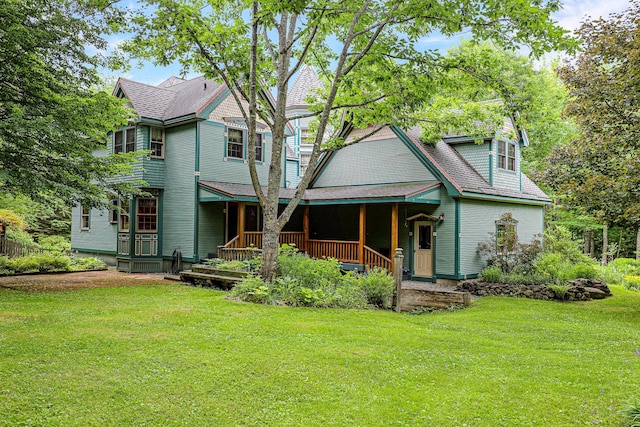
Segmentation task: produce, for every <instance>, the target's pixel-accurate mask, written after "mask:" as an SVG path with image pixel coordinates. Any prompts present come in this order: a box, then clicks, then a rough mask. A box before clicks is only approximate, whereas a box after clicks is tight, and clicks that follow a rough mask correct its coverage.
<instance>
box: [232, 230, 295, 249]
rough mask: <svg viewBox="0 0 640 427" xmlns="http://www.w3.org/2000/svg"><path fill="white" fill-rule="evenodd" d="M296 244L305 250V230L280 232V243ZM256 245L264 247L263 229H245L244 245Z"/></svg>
mask: <svg viewBox="0 0 640 427" xmlns="http://www.w3.org/2000/svg"><path fill="white" fill-rule="evenodd" d="M285 243H286V244H289V245H290V244H294V245H296V248H298V249H300V250H304V232H302V231H281V232H280V244H281V245H283V244H285ZM250 246H255V247H256V248H261V247H262V232H261V231H245V232H244V247H245V248H247V247H250Z"/></svg>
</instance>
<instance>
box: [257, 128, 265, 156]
mask: <svg viewBox="0 0 640 427" xmlns="http://www.w3.org/2000/svg"><path fill="white" fill-rule="evenodd" d="M258 141H260V146H258ZM258 150H260V158H258ZM256 162H259V163H262V162H264V135H263V134H261V133H258V132H256Z"/></svg>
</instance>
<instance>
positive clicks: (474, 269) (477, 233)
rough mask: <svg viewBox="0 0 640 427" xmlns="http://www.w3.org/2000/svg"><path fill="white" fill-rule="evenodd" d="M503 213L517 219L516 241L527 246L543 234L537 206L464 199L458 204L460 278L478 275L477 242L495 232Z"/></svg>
mask: <svg viewBox="0 0 640 427" xmlns="http://www.w3.org/2000/svg"><path fill="white" fill-rule="evenodd" d="M506 212H511V214H512V215H513V217H514V218H515V219H516V220H518V225H517V228H516V231H517V233H518V239H519V241H520V242H526V243H528V242H530V241H531V239H532V237H533V236H534V235H536V234H538V233H542V232H543V230H542V221H543V215H544V208H543V207H541V206H529V205H516V204H511V203H497V202H484V201H477V200H466V199H462V200H461V201H460V234H461V238H460V273H461V274H462V275H473V274H478V273H480V271H481V270H482V268H483V267H484V261H483V260H482V259H481V258H480V257H479V256H478V254H477V253H476V249H477V247H478V243H480V242H484V241H487V240H489V239H491V238H493V237H492V235H491V233H494V232H495V229H496V224H495V223H496V220H498V218H500V216H501V215H502V214H504V213H506ZM438 231H439V230H438ZM438 250H440V241H438Z"/></svg>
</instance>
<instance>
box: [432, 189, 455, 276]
mask: <svg viewBox="0 0 640 427" xmlns="http://www.w3.org/2000/svg"><path fill="white" fill-rule="evenodd" d="M440 200H441V203H440V207H439V209H437V210H436V211H435V212H436V213H435V214H434V215H433V216H435V217H438V216H439V215H440V214H441V213H444V220H442V221H440V222H439V223H438V224H437V227H436V231H437V233H438V235H437V236H436V238H435V240H436V275H447V276H448V275H453V274H455V261H456V260H455V253H456V242H455V241H456V235H455V234H456V205H455V202H454V200H453V199H452V198H451V197H449V196H447V191H446V190H445V189H441V190H440Z"/></svg>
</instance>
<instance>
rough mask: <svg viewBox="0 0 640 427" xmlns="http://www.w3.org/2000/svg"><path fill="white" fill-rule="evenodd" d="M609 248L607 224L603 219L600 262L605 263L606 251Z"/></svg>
mask: <svg viewBox="0 0 640 427" xmlns="http://www.w3.org/2000/svg"><path fill="white" fill-rule="evenodd" d="M608 250H609V226H608V224H607V222H606V221H605V223H604V225H603V227H602V258H601V264H602V265H607V251H608Z"/></svg>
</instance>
